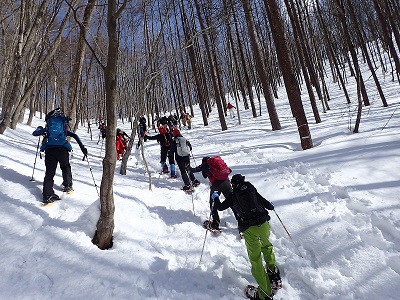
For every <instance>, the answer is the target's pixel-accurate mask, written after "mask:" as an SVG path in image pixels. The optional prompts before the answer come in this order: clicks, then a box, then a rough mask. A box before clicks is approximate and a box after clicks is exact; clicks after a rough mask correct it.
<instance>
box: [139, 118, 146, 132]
mask: <svg viewBox="0 0 400 300" xmlns="http://www.w3.org/2000/svg"><path fill="white" fill-rule="evenodd" d="M146 131H147V120H146V117H145V116H144V115H141V116H140V118H139V134H140V136H141V137H144V136H145V134H146Z"/></svg>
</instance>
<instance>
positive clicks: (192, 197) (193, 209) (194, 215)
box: [191, 192, 196, 216]
mask: <svg viewBox="0 0 400 300" xmlns="http://www.w3.org/2000/svg"><path fill="white" fill-rule="evenodd" d="M191 195H192V206H193V216H196V214H195V212H194V200H193V192H192V193H191Z"/></svg>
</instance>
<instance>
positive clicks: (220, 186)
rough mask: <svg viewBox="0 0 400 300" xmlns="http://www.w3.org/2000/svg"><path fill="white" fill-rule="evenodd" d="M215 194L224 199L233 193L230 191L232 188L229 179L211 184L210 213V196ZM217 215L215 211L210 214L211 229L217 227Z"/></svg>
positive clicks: (211, 200)
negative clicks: (222, 196)
mask: <svg viewBox="0 0 400 300" xmlns="http://www.w3.org/2000/svg"><path fill="white" fill-rule="evenodd" d="M214 192H217V193H218V195H221V193H222V195H224V197H225V199H226V198H227V197H228V196H229V194H230V193H232V192H233V190H232V186H231V182H230V180H229V178H227V179H226V180H224V181H222V180H214V181H213V182H212V183H211V188H210V210H211V212H212V211H213V207H212V205H213V199H212V198H211V195H212V194H213V193H214ZM219 222H220V219H219V215H218V210H215V211H214V212H212V226H213V227H219Z"/></svg>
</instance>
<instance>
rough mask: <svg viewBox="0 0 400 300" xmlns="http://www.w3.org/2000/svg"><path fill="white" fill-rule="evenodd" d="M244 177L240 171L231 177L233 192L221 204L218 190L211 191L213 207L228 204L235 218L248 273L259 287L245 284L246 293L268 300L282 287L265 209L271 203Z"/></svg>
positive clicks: (271, 207)
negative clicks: (248, 266)
mask: <svg viewBox="0 0 400 300" xmlns="http://www.w3.org/2000/svg"><path fill="white" fill-rule="evenodd" d="M244 179H245V177H244V176H242V175H240V174H236V175H234V176H233V177H232V179H231V184H232V188H233V192H232V193H231V194H230V195H229V196H228V197H227V198H226V199H225V201H223V202H222V203H221V202H220V200H219V197H218V193H213V195H212V199H213V200H214V206H213V209H214V210H225V209H227V208H229V207H230V208H231V209H232V210H233V213H234V214H235V217H236V220H237V221H238V229H239V232H241V233H242V234H243V237H244V240H245V244H246V248H247V254H248V256H249V260H250V263H251V274H252V275H253V277H254V279H255V280H256V281H257V283H258V287H254V286H252V285H249V286H247V288H246V296H247V297H248V298H250V299H254V300H258V299H261V300H270V299H272V298H273V295H274V293H273V292H276V290H278V289H280V288H282V280H281V277H280V273H279V269H278V268H277V266H276V261H275V254H274V252H273V246H272V244H271V242H270V241H269V235H270V229H271V227H270V225H269V223H268V221H269V220H270V216H269V214H268V211H267V209H268V210H273V209H274V206H273V204H272V203H271V202H269V201H268V200H266V199H265V198H264V197H262V196H261V195H260V194H259V193H258V192H257V189H256V188H255V187H254V186H253V185H252V184H251V183H250V182H246V181H244ZM263 258H264V261H265V264H266V266H265V268H264V264H263Z"/></svg>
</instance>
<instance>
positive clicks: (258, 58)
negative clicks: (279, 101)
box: [242, 0, 281, 130]
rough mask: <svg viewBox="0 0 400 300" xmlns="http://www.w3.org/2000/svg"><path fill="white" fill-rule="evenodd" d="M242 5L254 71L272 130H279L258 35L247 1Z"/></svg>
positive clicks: (244, 0) (279, 125)
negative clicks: (262, 94) (260, 87)
mask: <svg viewBox="0 0 400 300" xmlns="http://www.w3.org/2000/svg"><path fill="white" fill-rule="evenodd" d="M242 5H243V9H244V14H245V18H246V23H247V31H248V33H249V38H250V43H251V48H252V51H253V55H254V64H255V67H256V71H257V74H258V77H259V79H260V82H261V86H262V89H263V93H264V98H265V101H266V103H267V109H268V113H269V118H270V121H271V126H272V130H279V129H281V124H280V122H279V118H278V114H277V113H276V108H275V104H274V99H273V97H272V93H271V87H270V85H269V82H268V75H267V72H266V70H265V64H264V58H263V54H262V53H261V47H260V42H259V39H258V34H257V31H256V27H255V24H254V20H253V14H252V10H251V7H250V1H249V0H242Z"/></svg>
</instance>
